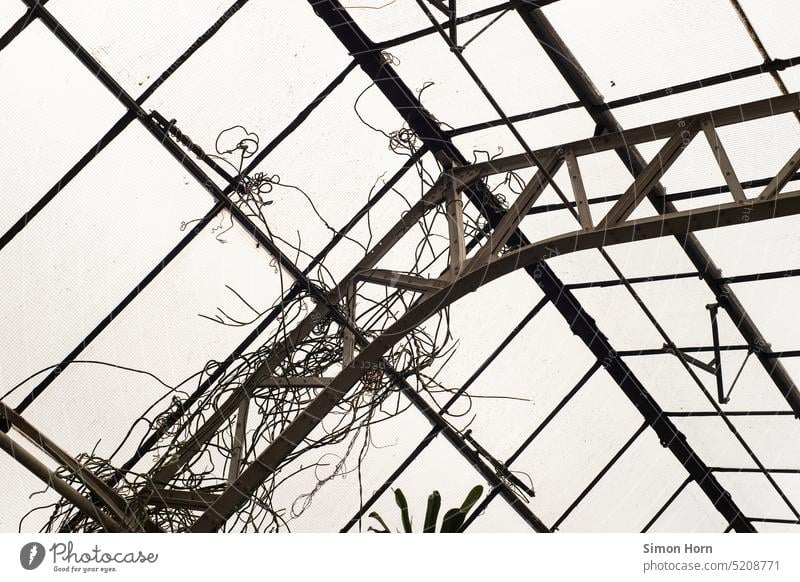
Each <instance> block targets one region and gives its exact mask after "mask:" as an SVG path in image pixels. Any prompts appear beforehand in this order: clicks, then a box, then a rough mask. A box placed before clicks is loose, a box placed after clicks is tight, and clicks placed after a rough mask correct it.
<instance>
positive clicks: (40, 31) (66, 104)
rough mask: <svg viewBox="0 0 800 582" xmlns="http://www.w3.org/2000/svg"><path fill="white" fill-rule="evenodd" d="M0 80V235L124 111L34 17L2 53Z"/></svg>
mask: <svg viewBox="0 0 800 582" xmlns="http://www.w3.org/2000/svg"><path fill="white" fill-rule="evenodd" d="M6 4H8V3H7V2H4V3H3V5H4V6H5V5H6ZM28 59H34V60H35V61H36V66H31V65H30V63H29V62H28ZM0 77H2V79H3V88H2V90H0V108H2V110H3V111H4V114H3V116H2V117H1V118H0V135H2V136H3V145H2V146H1V147H0V167H2V168H3V182H4V184H3V191H4V195H3V209H2V212H0V233H5V232H6V231H7V230H8V228H9V227H10V226H11V225H12V224H14V223H15V222H16V221H17V220H18V219H19V218H20V217H21V216H22V215H23V214H24V213H25V212H26V211H27V210H28V209H29V208H30V207H31V206H33V204H34V203H35V202H36V201H37V200H39V199H40V198H41V197H42V196H43V195H44V193H45V192H46V191H47V190H48V189H49V188H51V187H52V186H53V185H54V184H56V183H57V182H58V181H59V180H60V179H61V177H62V176H63V175H64V174H65V173H66V172H67V170H68V169H69V168H71V167H72V166H73V164H75V162H77V161H78V160H79V159H80V158H81V157H82V156H83V155H84V154H85V153H86V152H87V151H88V150H89V149H90V148H91V147H92V146H93V145H94V144H95V143H96V142H97V141H98V140H99V139H100V137H101V136H102V135H103V134H104V133H105V132H106V131H107V130H108V129H109V128H110V127H111V126H112V125H113V124H114V122H115V121H116V120H117V119H119V118H120V117H121V116H122V114H123V112H124V110H123V108H122V106H121V105H119V104H118V103H117V102H116V101H115V100H114V98H113V96H112V95H110V94H109V93H108V92H107V91H106V90H105V88H104V87H103V86H102V85H101V84H100V83H98V81H97V79H95V78H94V76H92V74H91V73H90V72H89V71H88V70H86V69H85V68H84V67H83V65H81V63H80V62H79V61H78V60H77V59H76V58H75V57H74V56H73V55H72V54H71V53H70V52H69V51H68V50H67V49H65V48H64V47H63V46H62V45H61V43H60V42H59V41H58V40H57V39H56V38H55V37H54V36H53V35H52V34H51V33H50V31H49V30H47V29H46V28H45V27H44V26H43V25H42V24H40V23H39V22H38V21H35V22H33V23H32V24H30V25H29V26H28V27H27V28H26V29H25V31H24V32H22V33H21V34H20V35H19V36H17V38H15V39H14V40H13V41H12V42H11V44H9V45H8V46H7V47H6V48H5V49H4V50H3V51H2V52H0ZM54 87H57V88H58V91H57V92H54V91H53V88H54Z"/></svg>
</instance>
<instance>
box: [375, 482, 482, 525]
mask: <svg viewBox="0 0 800 582" xmlns="http://www.w3.org/2000/svg"><path fill="white" fill-rule="evenodd" d="M482 495H483V487H482V486H481V485H476V486H475V487H473V488H472V489H471V490H470V492H469V493H467V496H466V497H465V498H464V501H463V502H462V503H461V505H460V506H459V507H454V508H452V509H449V510H447V511H446V512H445V514H444V517H443V518H442V525H441V527H440V528H439V533H459V531H460V530H461V526H463V525H464V521H465V520H466V519H467V514H468V513H469V512H470V510H471V509H472V508H473V507H474V506H475V504H476V503H477V502H478V500H479V499H480V498H481V496H482ZM394 500H395V503H396V504H397V507H399V508H400V519H401V521H402V524H403V531H404V532H405V533H413V529H412V525H411V516H410V515H409V513H408V502H407V501H406V496H405V495H404V494H403V491H402V490H401V489H399V488H398V489H395V490H394ZM441 507H442V497H441V495H439V492H438V491H434V492H433V493H431V494H430V495H429V496H428V505H427V508H426V510H425V522H424V525H423V527H422V533H436V522H437V520H438V519H439V510H440V509H441ZM369 517H371V518H372V519H374V520H375V521H377V522H378V524H379V525H380V526H381V528H383V529H377V528H375V527H373V526H370V527H369V531H372V532H375V533H390V531H391V530H390V529H389V526H387V525H386V522H385V521H384V520H383V518H382V517H381V516H380V514H379V513H378V512H377V511H373V512H372V513H370V514H369Z"/></svg>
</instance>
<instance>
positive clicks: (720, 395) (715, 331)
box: [706, 303, 728, 404]
mask: <svg viewBox="0 0 800 582" xmlns="http://www.w3.org/2000/svg"><path fill="white" fill-rule="evenodd" d="M706 309H708V311H709V313H710V314H711V336H712V338H713V340H714V375H715V376H716V378H717V400H718V401H719V403H720V404H727V403H728V398H727V397H726V396H725V388H724V386H723V385H722V356H721V354H720V349H719V327H718V326H717V310H718V309H719V304H717V303H711V304H710V305H706Z"/></svg>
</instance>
